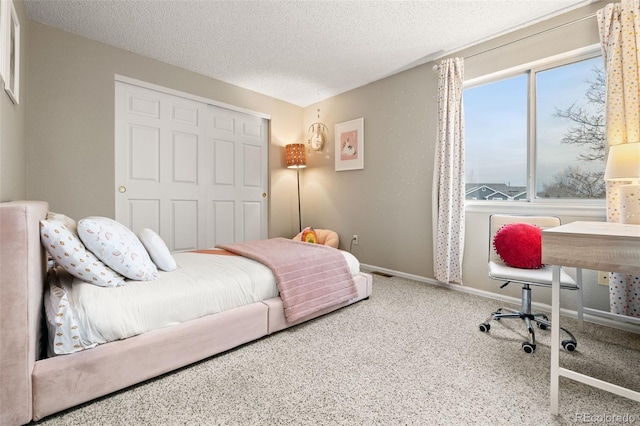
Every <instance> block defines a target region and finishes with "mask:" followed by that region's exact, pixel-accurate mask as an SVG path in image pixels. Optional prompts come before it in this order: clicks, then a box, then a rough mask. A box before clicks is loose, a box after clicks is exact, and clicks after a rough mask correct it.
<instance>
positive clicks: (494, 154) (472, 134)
mask: <svg viewBox="0 0 640 426" xmlns="http://www.w3.org/2000/svg"><path fill="white" fill-rule="evenodd" d="M604 87H605V86H604V72H603V65H602V57H601V56H599V52H598V51H593V50H592V51H591V52H590V53H587V54H584V53H582V54H581V56H577V55H573V56H572V57H565V58H562V59H561V60H558V59H555V60H548V61H545V62H539V63H536V64H535V65H534V66H528V67H522V68H519V69H518V70H514V71H511V72H507V73H503V74H502V75H501V77H500V78H490V79H488V80H486V79H485V81H482V82H481V84H473V82H468V83H467V85H466V87H465V89H464V93H463V99H464V109H465V111H464V115H465V155H466V158H465V167H466V170H465V173H466V199H467V200H508V201H535V200H551V199H565V200H566V199H573V200H584V199H602V198H604V197H605V185H604V181H603V173H604V164H605V163H604V160H605V139H604V124H605V123H604V117H605V115H604Z"/></svg>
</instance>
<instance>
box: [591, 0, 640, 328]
mask: <svg viewBox="0 0 640 426" xmlns="http://www.w3.org/2000/svg"><path fill="white" fill-rule="evenodd" d="M597 15H598V27H599V30H600V41H601V43H602V57H603V59H604V68H605V72H606V77H607V145H608V146H612V145H618V144H623V143H627V142H638V141H640V101H639V99H640V86H639V85H638V82H639V81H640V71H639V68H638V66H639V65H640V0H622V1H621V2H620V3H611V4H608V5H606V6H605V7H604V8H602V9H600V10H598V14H597ZM627 183H630V182H607V220H608V221H609V222H620V210H619V206H620V186H621V185H623V184H627ZM609 302H610V307H611V312H613V313H616V314H621V315H631V316H636V317H640V277H638V276H633V275H625V274H620V273H612V274H610V277H609Z"/></svg>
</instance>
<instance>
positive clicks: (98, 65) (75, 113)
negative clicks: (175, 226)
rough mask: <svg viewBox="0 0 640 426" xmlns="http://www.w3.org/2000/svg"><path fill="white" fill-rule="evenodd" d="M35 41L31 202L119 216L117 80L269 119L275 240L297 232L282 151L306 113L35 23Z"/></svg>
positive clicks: (77, 214)
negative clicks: (144, 84) (128, 79)
mask: <svg viewBox="0 0 640 426" xmlns="http://www.w3.org/2000/svg"><path fill="white" fill-rule="evenodd" d="M29 37H30V43H29V50H28V59H29V63H30V69H31V72H30V73H29V79H28V80H29V90H28V101H29V105H30V107H29V114H28V124H27V127H28V130H27V141H28V147H29V153H28V159H29V172H28V188H29V190H28V196H29V198H32V199H40V200H46V201H48V202H49V203H50V205H51V209H52V210H54V211H60V212H64V213H66V214H68V215H69V216H71V217H74V218H77V219H79V218H82V217H85V216H89V215H104V216H109V217H113V216H114V214H115V184H114V179H115V176H114V143H113V141H114V75H115V74H119V75H123V76H126V77H131V78H135V79H138V80H143V81H146V82H149V83H153V84H157V85H160V86H164V87H168V88H170V89H174V90H179V91H182V92H186V93H191V94H195V95H198V96H201V97H205V98H208V99H212V100H215V101H220V102H224V103H227V104H231V105H235V106H238V107H242V108H247V109H250V110H253V111H257V112H261V113H264V114H268V115H270V116H271V123H270V125H271V141H270V150H269V151H270V153H269V156H270V157H269V166H270V168H271V170H272V171H273V172H272V174H271V182H270V186H271V190H270V217H271V222H270V235H272V236H274V235H293V233H294V231H296V229H297V204H296V199H295V196H294V195H295V192H294V188H295V179H294V178H292V177H291V175H290V174H289V173H285V170H286V169H284V170H283V167H284V153H283V152H284V148H283V147H284V145H285V144H287V143H291V142H294V141H295V140H297V139H298V138H299V136H300V131H301V129H300V123H301V121H302V109H301V108H300V107H297V106H295V105H292V104H289V103H286V102H282V101H278V100H276V99H273V98H270V97H268V96H264V95H260V94H258V93H255V92H251V91H248V90H245V89H242V88H239V87H237V86H233V85H230V84H226V83H224V82H221V81H218V80H214V79H211V78H207V77H204V76H202V75H200V74H196V73H193V72H189V71H186V70H184V69H181V68H178V67H175V66H172V65H168V64H166V63H162V62H159V61H155V60H152V59H149V58H146V57H143V56H140V55H136V54H133V53H130V52H127V51H124V50H122V49H117V48H114V47H111V46H107V45H105V44H102V43H98V42H95V41H92V40H89V39H86V38H83V37H79V36H76V35H73V34H70V33H67V32H63V31H61V30H58V29H55V28H52V27H49V26H46V25H43V24H40V23H37V22H33V21H30V22H29ZM294 206H295V209H294V208H293V207H294ZM294 213H295V217H293V216H292V215H293V214H294Z"/></svg>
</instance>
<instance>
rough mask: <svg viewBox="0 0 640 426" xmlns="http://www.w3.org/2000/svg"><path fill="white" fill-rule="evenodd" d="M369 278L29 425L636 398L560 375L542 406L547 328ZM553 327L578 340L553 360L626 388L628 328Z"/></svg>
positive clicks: (237, 421)
mask: <svg viewBox="0 0 640 426" xmlns="http://www.w3.org/2000/svg"><path fill="white" fill-rule="evenodd" d="M373 286H374V287H373V294H372V296H371V297H370V298H369V299H368V300H364V301H361V302H358V303H356V304H355V305H352V306H349V307H346V308H343V309H341V310H339V311H336V312H333V313H331V314H328V315H326V316H323V317H321V318H317V319H314V320H312V321H309V322H307V323H303V324H301V325H298V326H296V327H293V328H290V329H287V330H284V331H281V332H279V333H276V334H273V335H271V336H268V337H265V338H263V339H260V340H258V341H255V342H252V343H249V344H246V345H243V346H241V347H239V348H236V349H234V350H231V351H228V352H226V353H224V354H220V355H217V356H214V357H212V358H209V359H206V360H204V361H202V362H199V363H196V364H194V365H191V366H189V367H185V368H182V369H180V370H178V371H175V372H172V373H169V374H166V375H164V376H162V377H159V378H156V379H153V380H149V381H147V382H145V383H142V384H140V385H136V386H133V387H131V388H128V389H126V390H123V391H120V392H117V393H115V394H112V395H109V396H107V397H104V398H100V399H98V400H95V401H92V402H90V403H86V404H83V405H81V406H79V407H76V408H73V409H70V410H67V411H65V412H62V413H59V414H56V415H53V416H51V417H48V418H47V419H44V420H42V421H40V422H39V424H42V425H47V426H54V425H86V424H100V425H148V424H163V425H178V424H180V425H514V424H518V425H568V424H576V423H578V424H580V423H596V424H611V423H616V422H618V420H619V422H618V423H620V424H623V423H625V421H624V419H626V423H633V422H635V423H638V424H640V404H638V403H636V402H634V401H631V400H628V399H625V398H622V397H618V396H616V395H613V394H610V393H608V392H605V391H601V390H598V389H594V388H591V387H588V386H585V385H582V384H580V383H577V382H573V381H571V380H569V379H566V378H561V379H560V415H559V416H557V417H556V416H552V415H551V414H549V364H550V334H551V332H550V330H546V331H542V330H537V333H536V337H537V340H538V345H537V349H536V351H535V352H534V353H533V354H530V355H529V354H526V353H524V352H523V351H522V349H521V347H520V344H521V342H522V341H524V340H526V339H527V335H526V330H525V327H524V324H523V322H522V321H520V320H502V321H500V322H494V323H493V324H492V327H491V331H490V332H489V333H482V332H480V331H479V330H478V325H479V324H480V323H481V322H483V321H484V320H485V319H486V318H487V316H488V315H489V314H490V313H491V312H492V311H493V310H495V309H496V308H497V307H499V306H501V302H498V301H495V300H491V299H485V298H482V297H478V296H474V295H470V294H467V293H463V292H458V291H451V290H448V289H446V288H443V287H438V286H433V285H429V284H424V283H419V282H416V281H412V280H408V279H404V278H398V277H384V276H381V275H374V284H373ZM534 291H535V290H534ZM512 307H513V308H517V307H515V306H512ZM562 325H563V326H565V327H567V328H569V329H570V330H571V331H572V332H574V334H575V336H576V338H577V340H578V347H577V350H576V351H575V352H573V353H568V352H565V351H562V353H561V356H560V365H561V366H567V367H569V366H571V368H572V369H574V370H577V371H580V372H583V373H585V374H589V375H594V376H596V377H598V378H600V379H603V380H607V381H611V382H614V383H616V384H619V385H622V386H625V387H631V388H632V389H634V390H640V368H639V367H640V335H638V334H634V333H629V332H624V331H620V330H616V329H611V328H607V327H603V326H598V325H593V324H591V323H585V329H584V331H582V332H580V331H578V328H577V325H576V321H575V320H572V319H569V318H563V322H562ZM618 416H619V417H618Z"/></svg>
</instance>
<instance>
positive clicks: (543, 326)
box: [538, 322, 547, 330]
mask: <svg viewBox="0 0 640 426" xmlns="http://www.w3.org/2000/svg"><path fill="white" fill-rule="evenodd" d="M538 328H539V329H540V330H546V329H547V324H543V323H541V322H539V323H538Z"/></svg>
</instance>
